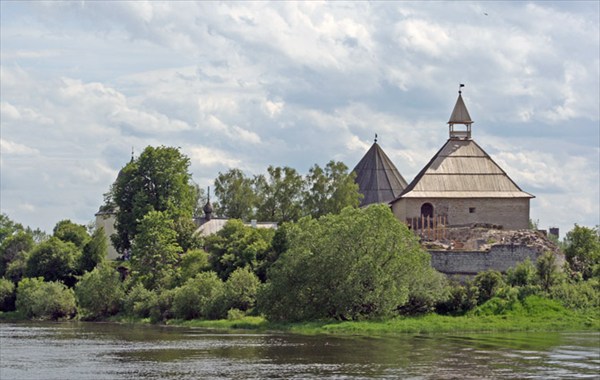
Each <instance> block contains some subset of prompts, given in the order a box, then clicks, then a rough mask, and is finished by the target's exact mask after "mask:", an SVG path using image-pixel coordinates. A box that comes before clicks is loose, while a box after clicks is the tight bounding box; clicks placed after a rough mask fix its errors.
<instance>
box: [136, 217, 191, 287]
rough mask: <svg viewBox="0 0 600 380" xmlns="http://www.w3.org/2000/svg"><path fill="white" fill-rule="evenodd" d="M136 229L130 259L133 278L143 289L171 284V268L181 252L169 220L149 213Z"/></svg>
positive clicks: (172, 276) (172, 273)
mask: <svg viewBox="0 0 600 380" xmlns="http://www.w3.org/2000/svg"><path fill="white" fill-rule="evenodd" d="M138 228H139V231H138V234H137V236H136V238H135V241H134V243H133V248H132V257H131V269H132V270H133V275H134V276H135V277H136V278H137V279H139V280H141V282H142V283H143V284H144V286H145V287H146V288H147V289H156V288H163V287H168V285H169V282H172V281H175V278H174V276H175V265H176V264H177V263H178V262H179V260H180V254H181V253H182V249H181V247H180V246H179V244H178V243H177V232H175V229H174V225H173V220H171V219H170V218H169V217H168V216H167V215H166V213H164V212H160V211H150V212H149V213H148V214H146V216H144V219H142V221H141V222H140V224H139V227H138Z"/></svg>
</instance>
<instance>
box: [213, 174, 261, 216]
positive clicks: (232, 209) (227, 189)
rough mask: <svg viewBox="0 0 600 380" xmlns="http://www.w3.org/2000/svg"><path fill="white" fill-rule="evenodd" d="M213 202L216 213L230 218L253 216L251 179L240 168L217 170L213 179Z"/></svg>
mask: <svg viewBox="0 0 600 380" xmlns="http://www.w3.org/2000/svg"><path fill="white" fill-rule="evenodd" d="M215 195H216V196H217V198H218V199H219V202H217V203H215V212H216V214H217V215H219V216H221V217H225V218H230V219H241V220H250V219H251V218H252V217H254V207H255V206H254V205H255V203H256V194H255V193H254V189H253V180H252V179H251V178H248V177H246V175H245V174H244V173H243V172H242V171H241V170H240V169H230V170H229V171H227V172H226V173H221V172H219V175H218V176H217V178H216V179H215Z"/></svg>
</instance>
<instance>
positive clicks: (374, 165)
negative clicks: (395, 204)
mask: <svg viewBox="0 0 600 380" xmlns="http://www.w3.org/2000/svg"><path fill="white" fill-rule="evenodd" d="M353 171H354V172H355V173H356V179H355V182H356V183H357V184H358V190H359V191H360V193H361V194H363V195H364V198H363V199H362V200H361V202H360V206H366V205H369V204H372V203H388V202H390V201H392V200H394V199H395V198H396V197H398V196H399V195H400V193H402V190H404V188H405V187H406V186H407V182H406V180H405V179H404V178H403V177H402V175H401V174H400V172H399V171H398V169H396V166H394V164H393V163H392V161H391V160H390V159H389V157H388V156H387V155H386V154H385V152H384V151H383V149H381V147H380V146H379V145H378V144H377V139H375V142H374V143H373V145H372V146H371V148H370V149H369V150H368V151H367V153H366V154H365V155H364V157H363V158H362V159H361V160H360V161H359V162H358V164H357V165H356V167H355V168H354V170H353Z"/></svg>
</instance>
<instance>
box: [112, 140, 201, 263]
mask: <svg viewBox="0 0 600 380" xmlns="http://www.w3.org/2000/svg"><path fill="white" fill-rule="evenodd" d="M189 166H190V160H189V158H188V157H186V156H185V155H183V154H182V153H181V152H180V151H179V149H177V148H172V147H165V146H160V147H156V148H155V147H151V146H149V147H147V148H146V149H144V151H143V152H142V154H141V155H140V156H139V157H138V158H137V159H132V160H131V162H129V163H128V164H127V165H125V167H124V168H123V169H121V171H120V173H119V175H118V177H117V179H116V181H115V183H114V184H113V186H112V188H111V191H110V192H109V194H108V195H107V200H106V203H107V205H113V206H114V207H115V209H116V210H115V211H116V225H115V227H116V230H117V232H116V234H115V235H114V236H113V244H114V245H115V248H116V249H117V251H118V252H120V253H121V254H125V253H127V252H128V251H129V250H130V249H131V245H132V242H133V240H134V238H135V237H136V235H137V233H138V231H139V223H140V221H141V220H142V219H143V218H144V216H145V215H146V214H148V213H149V212H150V211H161V212H167V213H168V215H169V217H170V218H171V219H173V220H178V219H180V218H184V219H191V218H192V216H193V213H194V210H195V208H196V205H197V203H198V197H199V193H198V190H197V187H196V186H194V184H193V183H192V178H191V174H190V173H189V172H188V169H189Z"/></svg>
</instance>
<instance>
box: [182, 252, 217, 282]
mask: <svg viewBox="0 0 600 380" xmlns="http://www.w3.org/2000/svg"><path fill="white" fill-rule="evenodd" d="M207 269H210V264H209V262H208V253H207V252H206V251H204V250H203V249H193V250H190V251H187V252H186V253H185V254H184V255H183V256H181V261H180V262H179V276H180V281H181V283H185V282H186V281H187V280H189V279H190V278H192V277H194V276H196V275H197V274H198V273H200V272H204V271H206V270H207Z"/></svg>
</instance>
